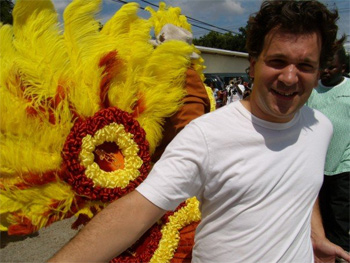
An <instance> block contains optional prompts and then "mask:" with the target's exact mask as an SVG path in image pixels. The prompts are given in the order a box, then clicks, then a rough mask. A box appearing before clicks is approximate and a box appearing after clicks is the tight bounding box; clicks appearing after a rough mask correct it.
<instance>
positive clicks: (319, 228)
mask: <svg viewBox="0 0 350 263" xmlns="http://www.w3.org/2000/svg"><path fill="white" fill-rule="evenodd" d="M311 239H312V245H313V249H314V256H315V263H330V262H335V259H336V258H337V257H339V258H343V259H345V260H346V261H348V262H350V255H349V254H348V253H347V252H346V251H344V250H343V249H342V248H341V247H340V246H337V245H335V244H333V243H332V242H330V241H329V240H328V239H327V238H326V235H325V232H324V229H323V223H322V218H321V213H320V206H319V199H318V198H317V200H316V202H315V204H314V208H313V211H312V218H311Z"/></svg>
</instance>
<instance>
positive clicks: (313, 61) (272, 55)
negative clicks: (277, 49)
mask: <svg viewBox="0 0 350 263" xmlns="http://www.w3.org/2000/svg"><path fill="white" fill-rule="evenodd" d="M265 58H288V56H286V55H284V54H282V53H276V54H270V55H267V56H266V57H265ZM299 62H308V63H313V64H318V61H316V60H313V59H310V58H309V57H305V58H304V59H301V60H300V61H299Z"/></svg>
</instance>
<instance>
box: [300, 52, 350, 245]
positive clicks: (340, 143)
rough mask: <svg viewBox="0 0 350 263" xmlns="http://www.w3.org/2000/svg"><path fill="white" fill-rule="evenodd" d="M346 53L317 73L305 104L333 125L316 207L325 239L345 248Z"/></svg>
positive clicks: (349, 121)
mask: <svg viewBox="0 0 350 263" xmlns="http://www.w3.org/2000/svg"><path fill="white" fill-rule="evenodd" d="M345 63H346V55H345V50H344V48H342V49H340V50H338V52H337V53H336V54H335V56H334V59H333V61H332V62H331V63H330V64H329V66H328V68H326V69H324V70H323V71H322V72H321V75H320V81H319V85H318V87H317V88H316V89H314V90H313V92H312V94H311V96H310V98H309V100H308V102H307V105H308V106H309V107H311V108H314V109H317V110H319V111H321V112H322V113H323V114H324V115H326V116H327V117H328V118H329V119H330V121H331V122H332V124H333V129H334V133H333V137H332V140H331V142H330V145H329V148H328V152H327V157H326V164H325V171H324V174H325V177H324V183H323V186H322V188H321V191H320V209H321V215H322V220H323V224H324V229H325V232H326V236H327V238H328V239H329V240H330V241H332V242H333V243H335V244H337V245H339V246H341V247H342V248H343V249H345V250H347V251H349V250H350V249H349V246H350V241H349V231H350V228H349V225H350V223H349V222H350V219H349V213H350V211H349V192H350V189H349V177H350V79H349V78H346V77H344V72H345Z"/></svg>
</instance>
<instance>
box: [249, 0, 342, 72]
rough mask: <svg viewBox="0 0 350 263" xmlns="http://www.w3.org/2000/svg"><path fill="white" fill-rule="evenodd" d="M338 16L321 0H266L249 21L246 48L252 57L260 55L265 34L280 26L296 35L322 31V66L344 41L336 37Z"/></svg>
mask: <svg viewBox="0 0 350 263" xmlns="http://www.w3.org/2000/svg"><path fill="white" fill-rule="evenodd" d="M338 19H339V16H338V11H337V10H333V11H330V10H329V9H328V8H327V7H326V6H325V5H323V4H322V3H320V2H318V1H313V0H308V1H297V0H290V1H283V0H272V1H264V2H263V3H262V5H261V8H260V11H259V12H257V13H255V14H254V15H252V16H251V17H250V18H249V20H248V31H247V43H246V47H247V50H248V53H249V56H250V57H253V58H257V57H258V56H259V55H260V53H261V51H262V49H263V46H264V45H263V43H264V39H265V36H266V35H267V34H268V33H269V32H270V30H271V29H274V28H279V29H281V30H283V31H285V32H289V33H293V34H299V33H302V34H304V33H306V34H308V33H313V32H320V35H321V39H322V49H321V56H320V67H321V68H323V67H325V66H326V64H327V62H329V61H330V60H332V58H333V55H334V53H335V51H336V50H338V49H339V48H340V47H341V46H342V45H343V43H344V40H345V36H343V37H341V38H340V39H339V40H337V32H338V26H337V25H336V21H337V20H338Z"/></svg>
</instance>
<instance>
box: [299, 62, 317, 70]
mask: <svg viewBox="0 0 350 263" xmlns="http://www.w3.org/2000/svg"><path fill="white" fill-rule="evenodd" d="M299 68H300V70H303V71H312V70H314V66H313V65H311V64H308V63H301V64H299Z"/></svg>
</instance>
